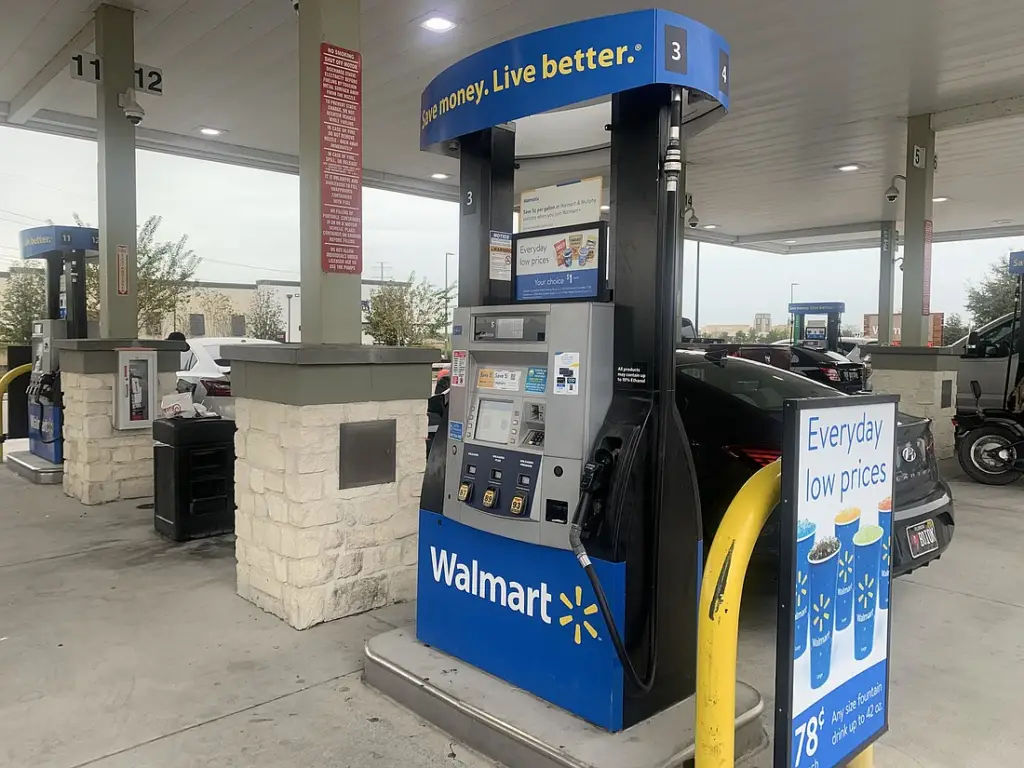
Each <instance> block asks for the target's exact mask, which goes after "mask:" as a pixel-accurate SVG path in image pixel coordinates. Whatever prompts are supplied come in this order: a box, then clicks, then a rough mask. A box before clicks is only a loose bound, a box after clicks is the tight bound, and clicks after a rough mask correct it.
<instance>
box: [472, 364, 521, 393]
mask: <svg viewBox="0 0 1024 768" xmlns="http://www.w3.org/2000/svg"><path fill="white" fill-rule="evenodd" d="M520 379H521V372H520V371H517V370H505V369H500V368H481V369H480V371H479V372H478V373H477V377H476V386H477V389H498V390H501V391H502V392H518V391H519V382H520Z"/></svg>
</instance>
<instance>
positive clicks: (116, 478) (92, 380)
mask: <svg viewBox="0 0 1024 768" xmlns="http://www.w3.org/2000/svg"><path fill="white" fill-rule="evenodd" d="M57 347H58V349H59V350H60V367H61V373H60V381H61V389H62V391H63V397H64V492H65V493H66V494H67V495H68V496H72V497H74V498H76V499H78V500H79V501H81V502H82V503H83V504H89V505H92V504H104V503H106V502H109V501H116V500H118V499H138V498H144V497H148V496H152V495H153V432H152V430H151V429H131V430H118V429H116V428H115V427H114V377H115V376H116V375H117V373H116V371H117V350H118V349H123V348H126V347H145V348H147V349H155V350H157V397H156V401H157V403H158V404H159V402H160V398H162V397H163V396H164V395H167V394H170V393H172V392H174V389H175V385H176V376H175V373H176V372H177V370H178V368H179V367H180V364H181V353H182V352H183V351H185V350H187V349H188V346H187V345H186V344H185V343H183V342H178V341H155V340H139V339H68V340H65V341H58V342H57Z"/></svg>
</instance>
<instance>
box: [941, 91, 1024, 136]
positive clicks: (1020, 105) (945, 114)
mask: <svg viewBox="0 0 1024 768" xmlns="http://www.w3.org/2000/svg"><path fill="white" fill-rule="evenodd" d="M1018 115H1024V96H1014V97H1012V98H1009V99H996V100H995V101H987V102H985V103H983V104H971V105H970V106H967V107H957V108H956V109H947V110H943V111H942V112H934V113H933V114H932V119H931V124H932V130H933V131H945V130H947V129H949V128H958V127H960V126H962V125H972V124H974V123H982V122H985V121H987V120H998V119H999V118H1001V117H1016V116H1018Z"/></svg>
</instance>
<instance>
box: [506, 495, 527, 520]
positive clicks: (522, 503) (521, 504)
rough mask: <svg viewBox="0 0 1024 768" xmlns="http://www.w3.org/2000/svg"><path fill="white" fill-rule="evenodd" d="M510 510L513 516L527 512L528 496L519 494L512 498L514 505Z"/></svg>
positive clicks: (512, 504)
mask: <svg viewBox="0 0 1024 768" xmlns="http://www.w3.org/2000/svg"><path fill="white" fill-rule="evenodd" d="M509 510H510V511H511V512H512V514H513V515H521V514H523V513H524V512H526V494H525V493H517V494H516V495H515V496H513V497H512V503H511V504H510V505H509Z"/></svg>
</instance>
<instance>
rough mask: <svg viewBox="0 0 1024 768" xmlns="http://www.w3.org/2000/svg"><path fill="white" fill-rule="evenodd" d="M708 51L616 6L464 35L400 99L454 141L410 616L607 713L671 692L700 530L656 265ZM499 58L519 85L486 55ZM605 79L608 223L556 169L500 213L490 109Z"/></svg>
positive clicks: (673, 310)
mask: <svg viewBox="0 0 1024 768" xmlns="http://www.w3.org/2000/svg"><path fill="white" fill-rule="evenodd" d="M584 41H585V42H584ZM570 43H571V45H570ZM567 46H568V47H567ZM577 46H579V48H580V49H579V50H575V49H576V47H577ZM563 54H564V55H563ZM728 56H729V53H728V46H727V44H726V43H725V41H724V40H723V39H722V38H721V37H720V36H719V35H718V34H717V33H715V32H714V31H713V30H711V29H709V28H707V27H705V26H704V25H702V24H699V23H697V22H694V21H692V20H690V19H687V18H685V17H682V16H680V15H678V14H674V13H668V12H665V11H639V12H632V13H624V14H619V15H616V16H610V17H605V18H598V19H591V20H588V21H584V22H579V23H576V24H571V25H566V26H564V27H556V28H553V29H548V30H543V31H541V32H538V33H534V34H532V35H527V36H525V37H522V38H518V39H516V40H512V41H508V42H506V43H502V44H500V45H498V46H495V47H494V48H491V49H487V50H485V51H481V52H480V53H478V54H475V55H474V56H471V57H469V58H468V59H466V60H464V61H461V62H459V63H457V64H456V65H454V66H453V67H451V68H450V69H449V70H447V71H446V72H444V73H442V74H441V75H439V76H438V77H437V78H436V79H435V80H434V81H433V82H432V83H431V84H430V85H429V86H428V87H427V89H426V90H425V91H424V93H423V98H422V108H423V111H422V116H423V120H422V124H421V147H422V148H424V149H439V151H441V152H443V153H446V154H450V155H452V156H455V157H458V159H459V160H460V163H461V169H462V170H461V176H460V179H461V191H460V194H461V199H462V201H463V205H462V207H463V210H462V217H461V221H460V251H461V254H462V258H461V259H460V267H459V269H460V275H459V278H460V279H459V286H460V295H459V308H458V309H456V310H455V313H454V320H453V331H452V350H453V351H452V362H451V390H450V393H449V398H448V408H447V411H446V412H445V413H444V414H443V415H442V417H441V425H440V428H439V430H438V433H437V437H436V438H435V439H434V440H433V442H432V445H431V449H430V453H429V456H428V462H427V471H426V473H425V477H424V483H423V489H422V494H421V517H420V528H419V579H418V603H417V630H416V636H417V638H418V640H419V641H420V642H421V643H424V644H426V645H429V646H430V647H431V648H434V649H436V650H439V651H441V652H444V653H447V654H449V655H451V656H455V657H457V658H459V659H462V660H463V661H466V662H469V663H470V664H472V665H474V666H476V667H478V668H480V669H482V670H484V671H486V672H488V673H490V674H491V675H493V676H495V677H497V678H499V679H501V680H504V681H506V682H508V683H510V684H512V685H514V686H517V687H519V688H522V689H524V690H526V691H529V692H530V693H532V694H534V695H535V696H538V697H540V698H542V699H545V700H547V701H549V702H551V703H553V704H556V705H558V706H559V707H561V708H563V709H565V710H567V711H569V712H571V713H572V714H574V715H576V716H578V717H580V718H582V719H584V720H587V721H589V722H591V723H594V724H597V725H599V726H601V727H603V728H605V729H606V730H608V731H613V732H614V731H619V730H622V729H624V728H628V727H629V726H631V725H634V724H636V723H638V722H641V721H643V720H645V719H647V718H649V717H651V716H652V715H655V714H656V713H658V712H660V711H662V710H664V709H665V708H667V707H669V706H672V705H673V704H676V703H677V702H680V701H681V700H683V699H685V698H686V697H688V696H691V695H692V694H693V693H694V681H695V665H696V610H697V589H698V585H699V582H700V573H701V564H702V531H701V515H700V505H699V497H698V494H697V487H696V479H695V474H694V471H693V460H692V457H691V455H690V452H689V442H688V440H687V438H686V434H685V431H684V428H683V425H682V421H681V419H680V416H679V412H678V410H677V407H676V402H675V335H676V328H675V322H676V317H677V314H678V312H677V306H676V301H677V298H676V293H675V290H674V286H675V284H676V279H675V278H676V268H677V267H676V265H677V258H676V257H677V253H678V249H679V247H680V245H681V243H680V235H679V220H680V215H681V210H680V208H681V206H680V196H681V195H682V194H683V193H684V188H685V184H684V180H685V174H684V168H683V164H682V157H683V152H684V145H685V139H686V138H687V137H688V136H692V135H695V134H696V133H698V132H700V131H701V130H703V129H704V128H705V127H707V126H708V125H710V124H711V123H712V122H714V120H715V119H717V118H718V117H720V116H721V115H722V114H724V112H725V109H726V107H727V105H728V61H729V59H728ZM534 60H536V64H531V63H529V62H534ZM513 61H515V62H518V64H517V66H518V65H522V68H521V70H519V72H518V75H517V78H516V79H515V80H516V82H519V83H521V84H520V85H519V86H518V87H519V91H518V93H517V92H516V91H515V90H514V87H513V86H509V89H506V88H505V86H504V82H505V81H504V80H502V79H501V78H500V77H499V75H500V74H501V73H502V72H505V73H506V74H505V75H503V77H506V76H508V74H507V71H508V69H509V67H508V66H505V64H507V63H509V62H513ZM503 67H504V69H502V68H503ZM492 73H493V78H494V79H493V84H492ZM574 75H578V77H574ZM560 78H561V79H560ZM509 82H510V83H511V82H512V80H509ZM467 83H472V84H473V85H472V86H469V88H467V85H466V84H467ZM488 84H491V85H490V88H489V87H488ZM460 88H461V89H462V90H461V91H460ZM491 88H493V91H492V90H491ZM469 89H472V93H470V92H469ZM507 90H512V94H509V93H507V92H505V91H507ZM463 92H466V94H467V96H466V98H460V94H461V93H463ZM501 92H505V93H504V94H502V93H501ZM474 94H479V97H480V98H479V99H477V98H475V96H474V98H469V96H473V95H474ZM488 94H493V95H490V96H489V95H488ZM609 96H610V98H611V122H610V124H609V126H608V130H609V133H610V149H611V173H610V177H611V178H610V180H611V190H610V195H609V198H610V200H611V211H610V225H609V226H610V237H609V236H606V234H605V230H604V226H605V225H604V224H603V223H602V222H600V221H599V219H600V218H601V214H600V204H601V202H602V201H601V199H600V198H601V196H600V195H598V196H597V197H596V198H594V199H588V200H586V201H583V200H580V201H577V202H576V203H574V204H573V205H565V204H564V202H565V201H564V200H563V199H562V197H564V195H565V190H564V187H563V186H562V185H559V186H557V187H551V188H544V189H540V190H531V199H530V200H529V201H524V203H525V202H529V203H530V204H531V205H533V206H534V207H535V208H536V209H537V210H543V211H544V212H545V213H544V216H543V217H542V218H543V225H544V226H543V228H537V227H535V226H533V225H531V226H529V227H523V228H522V229H523V230H524V231H521V232H520V233H519V234H517V235H514V236H513V235H510V232H511V229H512V227H511V223H512V222H511V219H512V210H511V209H512V187H513V179H514V172H515V168H516V167H517V166H516V165H515V153H514V146H515V130H514V126H513V125H510V124H509V121H511V120H514V119H517V118H521V117H524V116H526V115H528V114H531V113H535V112H541V111H547V110H553V109H557V108H560V107H563V106H567V105H569V104H573V103H577V102H580V101H587V100H590V99H595V98H602V97H609ZM478 105H479V106H478ZM560 196H562V197H560ZM520 210H521V212H522V210H523V206H522V205H521V208H520ZM507 237H508V238H510V239H511V242H512V254H511V263H510V264H509V266H508V268H507V269H505V268H503V267H504V263H498V260H496V259H495V253H496V249H495V247H494V245H493V244H494V243H495V242H499V241H501V242H503V241H504V240H505V239H506V238H507ZM453 617H458V621H454V620H453Z"/></svg>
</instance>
